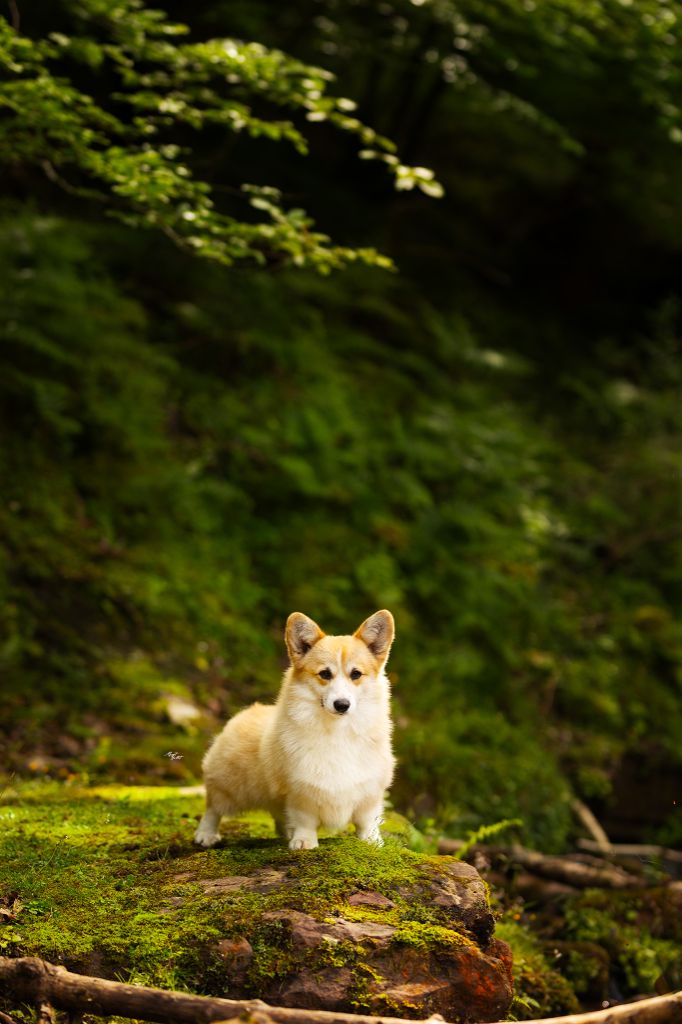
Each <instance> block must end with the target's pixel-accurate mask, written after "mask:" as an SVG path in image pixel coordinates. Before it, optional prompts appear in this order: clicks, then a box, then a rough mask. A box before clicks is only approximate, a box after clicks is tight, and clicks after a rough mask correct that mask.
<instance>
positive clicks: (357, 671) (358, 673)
mask: <svg viewBox="0 0 682 1024" xmlns="http://www.w3.org/2000/svg"><path fill="white" fill-rule="evenodd" d="M361 675H362V672H361V671H360V669H359V668H354V669H353V671H352V672H351V674H350V677H351V679H359V678H360V676H361Z"/></svg>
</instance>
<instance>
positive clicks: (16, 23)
mask: <svg viewBox="0 0 682 1024" xmlns="http://www.w3.org/2000/svg"><path fill="white" fill-rule="evenodd" d="M7 6H8V7H9V16H10V25H11V26H12V28H13V29H14V31H15V32H18V31H19V29H20V27H21V14H20V13H19V6H18V4H17V0H7Z"/></svg>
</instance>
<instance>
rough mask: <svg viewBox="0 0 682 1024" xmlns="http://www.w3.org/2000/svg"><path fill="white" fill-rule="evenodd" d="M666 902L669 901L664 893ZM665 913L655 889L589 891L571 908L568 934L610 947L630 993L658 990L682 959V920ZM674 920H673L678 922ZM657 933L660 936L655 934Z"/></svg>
mask: <svg viewBox="0 0 682 1024" xmlns="http://www.w3.org/2000/svg"><path fill="white" fill-rule="evenodd" d="M660 895H663V902H664V903H665V902H667V900H666V897H665V895H664V894H663V893H662V891H661V892H660ZM676 918H677V915H676V914H674V913H673V914H671V915H670V925H668V920H667V919H666V918H663V917H662V916H661V908H660V907H659V906H658V905H657V900H656V895H655V891H654V893H651V892H649V893H647V894H641V893H636V892H635V893H632V892H630V893H616V894H614V893H608V892H604V891H598V890H594V891H588V892H586V893H585V894H584V895H583V896H582V897H581V898H580V899H579V900H578V901H577V902H576V903H574V904H573V905H571V906H570V907H569V908H567V911H566V935H567V937H568V938H570V939H573V940H576V941H578V942H590V943H594V944H596V945H597V946H600V947H601V948H602V949H604V950H605V951H606V953H607V954H608V957H609V959H610V961H611V970H612V973H613V974H614V976H615V978H616V980H617V982H618V985H619V987H620V988H621V989H622V990H623V992H624V994H625V995H637V994H640V993H642V992H654V991H656V990H657V983H658V982H659V980H660V979H661V977H662V976H665V975H666V973H667V972H668V971H670V970H671V968H672V969H675V970H678V969H679V968H678V965H679V964H680V962H681V957H680V945H679V921H677V920H676ZM673 922H674V923H673ZM654 932H657V934H654Z"/></svg>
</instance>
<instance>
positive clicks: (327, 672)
mask: <svg viewBox="0 0 682 1024" xmlns="http://www.w3.org/2000/svg"><path fill="white" fill-rule="evenodd" d="M317 674H318V676H319V677H320V679H325V680H326V681H327V682H328V681H329V680H330V679H331V677H332V670H331V669H330V668H323V669H322V671H321V672H318V673H317Z"/></svg>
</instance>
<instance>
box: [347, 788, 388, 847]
mask: <svg viewBox="0 0 682 1024" xmlns="http://www.w3.org/2000/svg"><path fill="white" fill-rule="evenodd" d="M383 820H384V798H383V795H382V796H380V797H379V799H378V800H377V799H376V798H375V799H373V800H371V801H370V800H368V801H366V802H365V803H363V804H360V806H359V807H356V808H355V811H354V812H353V824H354V825H355V832H356V834H357V837H358V839H362V840H363V841H364V842H365V843H373V844H374V845H375V846H383V845H384V840H383V837H382V835H381V831H380V828H379V826H380V825H381V823H382V821H383Z"/></svg>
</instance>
